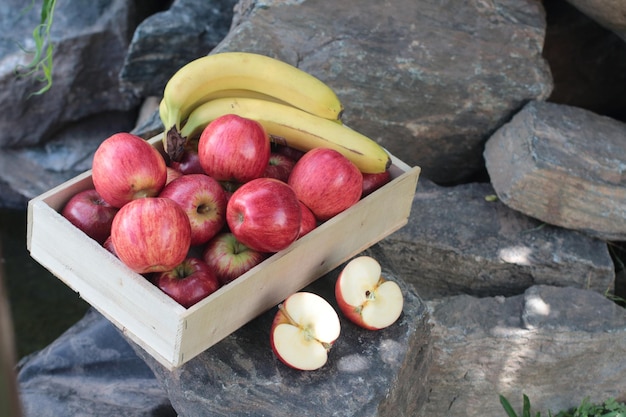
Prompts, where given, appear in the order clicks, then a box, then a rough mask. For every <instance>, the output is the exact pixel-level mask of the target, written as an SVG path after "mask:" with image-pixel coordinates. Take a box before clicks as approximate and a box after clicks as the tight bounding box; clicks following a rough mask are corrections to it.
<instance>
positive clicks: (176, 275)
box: [152, 257, 220, 308]
mask: <svg viewBox="0 0 626 417" xmlns="http://www.w3.org/2000/svg"><path fill="white" fill-rule="evenodd" d="M152 281H153V283H154V284H155V285H156V286H157V287H158V288H159V289H160V290H161V291H163V292H164V293H165V294H167V295H169V296H170V297H171V298H172V299H174V301H176V302H177V303H178V304H180V305H182V306H183V307H185V308H189V307H191V306H192V305H194V304H196V303H197V302H198V301H200V300H203V299H204V298H206V297H207V296H209V295H210V294H212V293H214V292H215V291H217V290H218V289H219V288H220V282H219V281H218V279H217V276H216V275H215V273H214V272H213V270H212V269H211V268H210V267H209V265H207V264H206V263H205V262H204V261H203V260H202V259H199V258H194V257H189V258H186V259H184V260H183V261H182V262H181V263H180V264H179V265H177V266H176V267H174V268H173V269H171V270H169V271H163V272H159V273H156V274H155V276H153V277H152Z"/></svg>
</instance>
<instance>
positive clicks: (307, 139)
mask: <svg viewBox="0 0 626 417" xmlns="http://www.w3.org/2000/svg"><path fill="white" fill-rule="evenodd" d="M225 114H237V115H239V116H241V117H246V118H249V119H253V120H256V121H258V122H259V123H261V125H262V126H263V127H264V128H265V130H266V131H267V133H268V134H269V135H270V137H271V139H272V141H273V142H275V143H279V144H282V145H287V146H290V147H293V148H295V149H299V150H301V151H304V152H306V151H308V150H311V149H313V148H320V147H324V148H331V149H334V150H336V151H338V152H340V153H341V154H343V155H344V156H345V157H347V158H348V159H349V160H351V161H352V162H353V163H354V164H355V165H356V166H357V167H358V168H359V170H360V171H361V172H363V173H379V172H383V171H385V170H386V169H387V168H388V167H389V165H390V164H391V159H390V157H389V154H388V153H387V152H386V151H385V149H384V148H383V147H382V146H380V145H379V144H378V143H376V142H375V141H373V140H372V139H370V138H368V137H367V136H365V135H362V134H361V133H359V132H357V131H355V130H353V129H350V128H349V127H347V126H345V125H343V124H339V123H336V122H335V121H332V120H328V119H325V118H323V117H319V116H315V115H312V114H310V113H307V112H305V111H302V110H300V109H298V108H295V107H292V106H289V105H285V104H281V103H276V102H270V101H265V100H259V99H254V98H220V99H215V100H211V101H207V102H205V103H204V104H202V105H200V106H199V107H197V108H196V109H194V111H192V112H191V114H190V115H189V117H188V118H187V122H186V123H185V125H184V126H183V128H182V130H181V132H180V135H181V136H182V137H183V138H185V139H193V138H196V137H198V136H199V135H200V134H201V133H202V130H203V129H204V128H205V127H206V125H208V124H209V123H210V122H211V121H212V120H215V119H217V118H218V117H220V116H222V115H225Z"/></svg>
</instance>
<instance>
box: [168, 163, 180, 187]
mask: <svg viewBox="0 0 626 417" xmlns="http://www.w3.org/2000/svg"><path fill="white" fill-rule="evenodd" d="M182 176H183V173H182V172H180V171H178V170H176V169H174V168H172V167H167V179H166V180H165V185H167V184H169V183H170V182H172V181H174V180H175V179H176V178H180V177H182Z"/></svg>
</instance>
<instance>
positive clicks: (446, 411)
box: [419, 286, 626, 417]
mask: <svg viewBox="0 0 626 417" xmlns="http://www.w3.org/2000/svg"><path fill="white" fill-rule="evenodd" d="M427 305H428V309H429V312H430V316H429V317H430V320H429V324H430V325H431V326H432V328H431V335H432V341H431V344H432V347H433V350H432V356H431V367H430V368H429V372H428V382H427V385H428V390H429V396H428V399H427V401H426V403H425V406H424V408H423V409H422V410H421V413H420V414H419V415H424V416H446V417H457V416H458V417H474V416H476V417H484V416H502V415H505V413H504V410H503V408H502V406H501V405H500V403H499V399H498V395H499V394H502V395H504V396H505V397H506V398H507V399H508V400H509V402H510V403H511V405H512V406H513V408H514V409H515V410H516V411H517V412H518V413H519V415H521V410H522V395H523V394H526V395H527V396H528V397H529V399H530V401H531V405H532V407H533V413H536V412H541V415H542V416H543V415H548V411H551V412H552V413H553V414H556V413H557V412H558V411H561V410H567V409H571V408H573V407H577V406H578V405H579V404H580V402H581V401H582V399H583V398H586V397H588V399H589V400H590V401H592V402H594V403H601V402H603V401H604V400H606V399H608V398H610V397H612V398H619V396H620V395H621V396H622V398H623V393H624V392H626V379H625V378H624V374H625V373H626V362H624V360H623V358H624V355H626V310H624V309H623V308H621V307H618V306H617V305H616V304H614V303H613V302H611V301H609V300H608V299H607V298H605V297H603V296H602V295H600V294H598V293H595V292H592V291H587V290H581V289H576V288H571V287H570V288H561V287H552V286H535V287H531V288H529V289H528V291H526V292H525V293H524V294H522V295H518V296H514V297H510V298H504V297H494V298H475V297H471V296H468V295H459V296H456V297H450V298H445V299H441V300H437V301H429V302H427ZM533 415H534V414H533Z"/></svg>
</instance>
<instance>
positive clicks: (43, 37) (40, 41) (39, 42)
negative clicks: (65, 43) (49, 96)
mask: <svg viewBox="0 0 626 417" xmlns="http://www.w3.org/2000/svg"><path fill="white" fill-rule="evenodd" d="M33 4H34V0H33V3H31V5H30V7H32V6H33ZM55 6H56V0H43V4H42V7H41V17H40V23H39V24H38V25H37V26H36V27H35V29H34V30H33V39H34V41H35V49H34V50H31V51H29V50H26V49H25V48H22V50H24V51H25V52H27V53H31V54H33V59H32V60H31V62H30V63H28V64H27V65H24V66H20V67H17V68H16V74H17V75H18V76H21V77H29V76H32V77H35V79H36V80H37V81H40V82H43V83H45V85H44V86H43V87H41V88H40V89H39V90H37V91H35V92H33V93H31V95H39V94H43V93H45V92H46V91H48V90H49V89H50V87H52V51H53V49H54V45H53V44H52V42H50V28H51V27H52V20H53V17H54V7H55ZM30 7H29V8H30Z"/></svg>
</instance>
